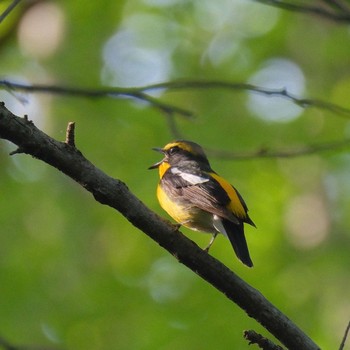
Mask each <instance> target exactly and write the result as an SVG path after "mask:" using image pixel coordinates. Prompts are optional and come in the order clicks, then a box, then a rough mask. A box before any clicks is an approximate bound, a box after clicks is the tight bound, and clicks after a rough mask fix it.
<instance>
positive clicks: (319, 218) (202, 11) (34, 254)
mask: <svg viewBox="0 0 350 350" xmlns="http://www.w3.org/2000/svg"><path fill="white" fill-rule="evenodd" d="M307 3H311V1H310V2H307ZM312 3H316V4H317V1H316V2H315V1H312ZM16 16H17V14H16ZM47 16H50V17H47ZM44 18H50V21H44ZM16 21H17V20H16ZM16 21H14V20H13V19H11V15H10V16H9V17H8V18H6V20H5V21H4V22H3V23H2V24H1V26H5V25H8V24H6V23H13V25H12V29H11V31H10V34H9V33H8V28H6V31H7V39H6V41H2V42H1V43H0V44H1V47H0V49H1V65H0V75H1V76H2V77H3V78H6V79H9V80H11V79H12V80H14V81H21V82H27V83H43V84H60V85H69V86H81V87H84V86H85V87H98V86H101V85H108V84H111V85H114V86H137V85H146V84H151V83H157V82H162V81H168V80H173V79H179V78H183V79H184V78H188V79H215V80H225V81H236V82H256V83H259V85H261V86H267V87H270V88H271V87H274V88H283V87H287V89H289V90H290V91H291V92H292V93H294V94H296V95H298V96H300V97H314V98H318V99H323V100H325V101H328V102H332V103H338V104H340V105H342V106H344V107H350V105H349V98H348V96H349V88H350V66H349V56H350V36H349V28H348V26H346V25H344V24H341V23H337V22H334V21H333V22H332V21H327V19H325V18H320V17H317V16H312V15H306V14H298V13H289V12H287V11H282V10H278V9H276V8H273V7H269V6H266V5H262V4H259V3H256V2H254V1H247V0H219V1H215V2H214V1H209V0H205V1H203V0H202V1H190V0H124V1H111V0H102V1H91V2H79V1H68V0H60V1H50V2H48V1H39V2H33V3H32V4H31V6H27V4H26V8H25V11H24V10H23V11H22V14H21V18H20V19H19V20H18V23H17V22H16ZM43 23H44V24H45V25H46V26H47V27H42V24H43ZM155 96H156V97H159V98H161V99H163V100H164V101H168V102H169V103H172V104H175V105H178V106H181V107H183V108H186V109H189V110H192V111H193V112H194V113H195V114H196V118H195V119H194V120H190V119H186V118H182V117H178V118H176V124H177V127H178V128H179V130H180V132H181V134H182V135H183V137H184V138H186V139H190V140H194V141H196V142H198V143H200V144H201V145H203V146H204V147H207V148H208V149H222V150H229V151H237V152H238V151H254V150H258V149H259V148H268V149H275V150H278V149H288V148H293V147H294V146H307V145H310V144H314V143H322V142H330V141H336V140H342V139H343V138H346V137H349V131H350V128H349V127H350V125H349V121H348V120H347V119H346V118H340V117H339V116H337V115H335V114H332V113H331V112H329V111H324V110H322V109H316V108H314V109H308V110H302V109H301V108H299V107H298V108H295V106H293V105H292V104H291V102H288V101H284V100H282V99H281V98H278V97H266V96H263V97H261V98H260V99H259V100H258V101H257V100H255V99H254V98H252V95H251V94H250V93H248V92H245V91H227V90H226V91H223V90H215V89H211V90H194V89H191V90H183V91H181V90H177V91H161V92H157V93H155ZM0 97H1V99H2V100H4V101H5V104H6V106H7V107H8V108H9V109H10V110H12V111H13V112H14V113H17V114H19V115H23V114H28V115H29V118H30V119H33V120H34V122H35V123H36V124H37V125H38V126H39V127H40V128H42V129H43V130H44V131H45V132H47V133H48V134H49V135H51V136H53V137H55V138H57V139H61V140H63V139H64V137H65V128H66V125H67V122H69V121H75V122H76V123H77V130H76V143H77V146H78V148H79V149H80V150H81V151H82V152H83V154H84V155H85V156H86V157H87V158H88V159H90V160H91V161H92V162H94V164H96V166H98V167H100V168H101V169H102V170H103V171H105V172H106V173H108V174H109V175H111V176H113V177H116V178H119V179H121V180H122V181H124V182H125V183H126V184H127V185H128V186H129V188H130V189H131V190H132V191H133V192H134V193H135V194H136V195H137V196H138V197H139V198H141V200H142V201H144V202H145V203H146V204H147V205H148V206H150V207H151V208H152V209H154V210H155V211H157V212H158V213H160V214H161V215H163V216H166V214H165V213H163V212H162V211H161V209H160V208H159V205H158V203H157V201H156V198H155V187H156V183H157V174H156V173H155V172H149V171H147V167H148V166H149V165H151V164H153V163H154V162H155V161H157V160H158V159H159V155H157V154H154V153H152V151H151V150H150V149H151V148H152V147H155V146H162V145H164V144H165V143H167V142H168V141H170V140H171V139H173V137H174V136H173V135H172V133H171V130H170V129H169V125H168V122H167V118H166V116H165V115H162V114H161V113H160V112H159V111H157V110H156V109H154V108H152V107H151V106H149V105H146V104H144V103H139V102H135V101H132V100H130V99H112V98H105V99H99V100H88V99H84V98H74V97H62V96H48V95H44V94H32V95H24V94H20V93H16V92H14V93H8V92H6V91H0ZM276 103H277V105H276ZM276 111H277V113H276ZM279 113H280V115H281V116H282V115H283V116H284V117H283V118H279ZM272 115H274V117H273V118H272V119H271V118H269V116H272ZM0 146H1V148H0V164H1V167H0V178H1V181H0V193H1V202H0V206H1V210H0V223H1V235H0V300H1V301H0V305H1V307H0V325H1V327H0V334H2V335H3V336H4V337H5V338H6V339H7V340H9V341H10V342H12V343H13V344H42V345H50V346H57V347H58V348H62V349H63V348H64V349H74V350H78V349H84V350H88V349H91V350H92V349H94V350H97V349H144V350H146V349H164V350H175V349H184V348H186V349H229V348H231V349H232V348H234V349H246V348H248V345H247V343H246V341H245V340H244V339H243V337H242V333H243V330H245V329H255V330H256V331H258V332H261V333H262V334H264V335H267V336H269V335H268V334H267V332H266V331H265V330H263V329H262V328H261V326H259V325H257V324H256V322H255V321H254V320H253V319H250V318H248V317H247V316H246V315H245V314H244V312H243V311H242V310H240V309H239V308H238V307H236V306H235V305H232V304H231V303H230V301H228V300H227V299H225V297H224V296H223V295H221V294H220V293H218V292H217V291H216V290H214V289H213V288H212V287H211V286H209V285H207V284H206V283H205V282H203V281H202V280H201V279H199V278H198V277H197V276H196V275H194V274H192V273H191V272H190V271H187V270H186V269H185V268H184V267H183V266H181V265H180V264H179V263H178V262H177V261H176V260H175V259H174V258H172V257H170V256H168V254H167V253H166V252H165V251H163V250H162V249H161V248H160V247H159V246H158V245H157V244H154V242H152V241H150V240H149V239H148V237H146V236H145V235H143V234H142V233H140V232H139V231H138V230H136V229H135V228H134V227H132V226H130V224H129V223H128V222H127V220H125V219H124V218H123V217H122V216H121V215H118V213H116V212H114V211H113V210H112V209H110V208H107V207H103V206H101V205H99V204H98V203H96V202H95V201H94V199H93V198H92V197H91V196H90V195H89V194H87V193H86V192H85V191H84V190H83V189H82V188H81V187H80V186H78V185H77V184H75V183H73V182H72V181H71V180H70V179H68V178H66V177H65V176H63V175H62V174H61V173H58V172H57V171H56V170H54V169H51V168H49V167H48V166H46V165H45V164H40V163H39V162H38V161H36V160H35V159H32V158H29V157H28V156H25V155H16V156H13V157H9V156H8V153H9V152H10V151H11V150H13V149H14V146H13V145H11V144H9V143H7V142H4V141H1V143H0ZM211 161H212V166H213V168H214V169H216V170H217V171H218V172H219V173H220V174H222V175H224V176H225V177H226V178H228V179H229V180H230V181H231V182H232V183H234V184H235V186H236V187H237V188H238V189H239V190H240V192H241V193H242V194H243V196H244V198H245V200H246V202H247V203H248V206H249V208H250V215H251V217H252V218H253V220H254V221H255V222H256V224H257V227H258V229H257V230H255V229H254V228H249V227H248V228H247V230H246V231H247V239H248V242H249V246H250V251H251V255H252V258H253V261H254V263H255V267H254V268H253V269H251V270H249V269H247V268H245V267H244V266H243V265H242V264H240V263H239V262H238V261H237V259H236V258H235V256H234V254H233V252H232V248H231V247H230V244H229V243H228V241H227V240H226V239H225V238H223V237H219V238H218V239H217V241H216V242H215V244H214V246H213V248H212V250H211V254H213V255H214V256H215V257H217V258H218V259H220V260H221V261H223V262H224V263H225V264H227V265H228V266H229V267H230V268H232V269H233V270H234V271H236V272H237V273H238V274H239V275H240V276H242V277H243V278H244V279H245V280H246V281H247V282H249V283H251V284H252V285H253V286H254V287H255V288H257V289H258V290H260V291H261V292H262V293H263V294H264V295H265V296H266V297H267V298H268V299H269V300H270V301H271V302H272V303H273V304H275V305H276V306H277V307H278V308H280V309H281V310H282V311H283V312H285V313H286V314H287V315H288V317H290V318H291V319H292V320H293V321H295V322H296V323H297V324H298V325H299V326H300V327H301V328H302V329H303V330H305V331H306V332H307V333H308V334H309V335H310V337H312V338H313V339H314V340H315V342H316V343H318V344H319V345H320V346H321V348H324V349H330V348H337V347H338V346H339V344H340V341H341V337H342V335H343V332H344V329H345V326H346V324H347V322H348V321H349V317H350V298H349V293H348V291H349V289H350V275H349V264H350V254H349V247H350V233H349V232H350V231H349V225H350V217H349V215H348V213H349V210H350V185H349V184H350V182H349V172H350V157H349V156H348V154H347V149H342V150H329V151H328V152H323V153H320V154H316V155H312V156H304V157H297V158H290V159H264V158H262V159H252V160H249V159H248V160H240V161H237V160H236V161H234V160H231V161H229V160H223V159H220V158H215V157H211ZM183 232H185V233H186V234H187V235H188V236H189V237H190V238H191V239H193V240H194V241H195V242H197V243H198V244H199V245H200V246H203V247H204V246H205V245H206V244H207V242H208V240H209V236H207V235H201V234H198V233H194V232H191V231H188V230H186V229H183ZM347 348H348V349H350V347H349V342H348V344H347Z"/></svg>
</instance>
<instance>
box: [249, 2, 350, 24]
mask: <svg viewBox="0 0 350 350" xmlns="http://www.w3.org/2000/svg"><path fill="white" fill-rule="evenodd" d="M254 1H256V2H260V3H262V4H265V5H271V6H274V7H278V8H280V9H283V10H288V11H293V12H300V13H307V14H314V15H317V16H320V17H323V18H326V19H329V20H332V21H336V22H343V23H346V22H350V14H349V13H348V12H345V13H342V12H339V13H337V12H333V11H329V10H327V9H325V8H323V7H318V6H308V5H304V4H302V3H300V4H295V3H291V2H287V1H281V0H254Z"/></svg>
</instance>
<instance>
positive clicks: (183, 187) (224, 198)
mask: <svg viewBox="0 0 350 350" xmlns="http://www.w3.org/2000/svg"><path fill="white" fill-rule="evenodd" d="M162 186H163V187H166V188H165V189H166V190H167V191H168V192H171V194H172V196H173V198H174V199H175V200H179V201H186V202H190V203H191V204H193V206H196V207H198V208H199V209H202V210H205V211H208V212H210V213H213V214H215V215H218V216H220V217H222V218H225V219H227V220H229V221H232V222H234V223H235V224H238V223H239V222H240V220H238V218H237V217H236V216H235V215H234V214H233V213H232V212H231V211H230V210H229V209H228V208H227V205H228V204H229V202H230V198H229V196H228V194H227V193H226V192H225V190H224V189H223V188H222V187H221V186H220V184H219V183H218V182H217V181H215V180H214V179H213V178H212V177H211V176H210V175H209V174H208V173H205V172H199V171H198V172H196V173H191V174H190V173H185V172H180V171H179V172H173V173H170V172H167V173H165V174H164V176H163V178H162Z"/></svg>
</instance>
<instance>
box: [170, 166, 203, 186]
mask: <svg viewBox="0 0 350 350" xmlns="http://www.w3.org/2000/svg"><path fill="white" fill-rule="evenodd" d="M170 171H171V172H172V173H173V174H174V175H178V176H180V177H182V178H183V179H184V180H185V181H187V182H189V183H190V184H191V185H198V184H202V183H204V182H208V181H209V179H208V178H205V177H201V176H198V175H194V174H189V173H184V172H183V171H181V170H179V168H177V167H171V168H170Z"/></svg>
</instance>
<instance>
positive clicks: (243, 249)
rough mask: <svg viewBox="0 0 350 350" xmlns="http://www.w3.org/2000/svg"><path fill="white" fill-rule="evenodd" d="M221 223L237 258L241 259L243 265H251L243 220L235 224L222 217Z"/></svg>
mask: <svg viewBox="0 0 350 350" xmlns="http://www.w3.org/2000/svg"><path fill="white" fill-rule="evenodd" d="M222 224H223V226H224V228H225V231H226V234H227V237H228V238H229V240H230V242H231V244H232V247H233V249H234V251H235V253H236V255H237V257H238V259H239V260H241V261H242V263H243V264H244V265H247V266H248V267H252V266H253V262H252V259H251V258H250V255H249V250H248V245H247V241H246V239H245V236H244V228H243V222H240V223H239V224H236V223H234V222H231V221H229V220H225V219H223V220H222Z"/></svg>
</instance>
